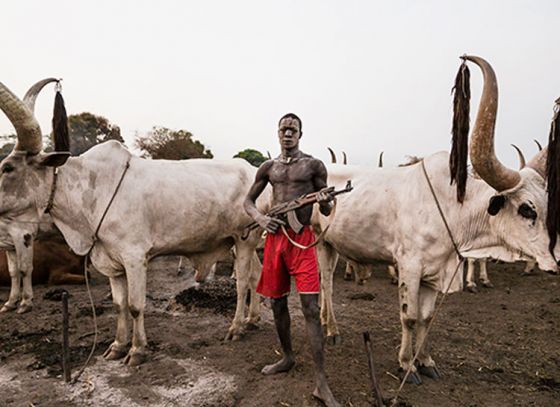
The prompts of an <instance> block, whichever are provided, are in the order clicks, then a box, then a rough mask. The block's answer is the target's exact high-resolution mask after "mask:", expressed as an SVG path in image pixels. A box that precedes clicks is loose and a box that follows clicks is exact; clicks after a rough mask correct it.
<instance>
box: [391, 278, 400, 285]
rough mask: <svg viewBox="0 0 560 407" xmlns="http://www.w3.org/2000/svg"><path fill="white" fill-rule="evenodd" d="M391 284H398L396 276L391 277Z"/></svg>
mask: <svg viewBox="0 0 560 407" xmlns="http://www.w3.org/2000/svg"><path fill="white" fill-rule="evenodd" d="M391 284H393V285H397V284H399V279H398V278H392V279H391Z"/></svg>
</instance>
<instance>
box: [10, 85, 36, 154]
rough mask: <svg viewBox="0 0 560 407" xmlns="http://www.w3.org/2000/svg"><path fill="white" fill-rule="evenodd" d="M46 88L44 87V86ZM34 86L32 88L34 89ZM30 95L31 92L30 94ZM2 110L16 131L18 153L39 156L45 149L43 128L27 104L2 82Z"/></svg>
mask: <svg viewBox="0 0 560 407" xmlns="http://www.w3.org/2000/svg"><path fill="white" fill-rule="evenodd" d="M43 86H44V85H43ZM33 88H34V86H32V89H33ZM28 93H29V92H28ZM0 109H2V111H3V112H4V113H5V114H6V116H8V119H9V120H10V122H11V123H12V125H13V126H14V128H15V129H16V134H17V142H16V146H15V147H14V149H15V150H18V151H26V152H27V153H29V154H37V153H39V152H40V151H41V149H42V147H43V141H42V139H41V138H42V135H41V127H40V126H39V122H37V119H35V116H34V115H33V111H32V110H31V109H30V108H29V107H28V105H27V104H25V103H24V102H22V101H21V100H19V98H18V97H17V96H16V95H14V94H13V93H12V91H10V89H8V88H7V87H6V85H4V84H3V83H1V82H0Z"/></svg>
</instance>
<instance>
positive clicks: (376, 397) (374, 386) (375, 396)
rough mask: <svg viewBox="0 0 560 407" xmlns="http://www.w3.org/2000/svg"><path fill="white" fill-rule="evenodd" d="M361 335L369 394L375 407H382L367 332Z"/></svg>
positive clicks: (381, 398)
mask: <svg viewBox="0 0 560 407" xmlns="http://www.w3.org/2000/svg"><path fill="white" fill-rule="evenodd" d="M363 335H364V345H365V346H366V354H367V358H368V366H369V376H370V379H371V392H372V394H373V399H374V400H375V402H376V405H377V407H383V406H384V405H385V404H384V403H383V395H382V394H381V389H380V388H379V382H378V381H377V377H376V376H375V369H374V367H373V349H372V343H371V339H370V336H369V332H368V331H365V332H364V333H363Z"/></svg>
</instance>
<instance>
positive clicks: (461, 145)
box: [449, 62, 471, 203]
mask: <svg viewBox="0 0 560 407" xmlns="http://www.w3.org/2000/svg"><path fill="white" fill-rule="evenodd" d="M470 76H471V74H470V71H469V68H468V66H467V64H466V63H465V62H463V63H462V64H461V67H460V68H459V72H457V77H456V78H455V86H454V87H453V92H454V93H455V94H454V96H453V128H452V130H451V134H452V135H453V141H452V142H451V154H450V156H449V170H450V172H451V184H453V182H456V183H457V201H459V202H461V203H463V200H464V199H465V190H466V187H467V156H468V150H469V120H470V119H469V114H470V101H471V89H470Z"/></svg>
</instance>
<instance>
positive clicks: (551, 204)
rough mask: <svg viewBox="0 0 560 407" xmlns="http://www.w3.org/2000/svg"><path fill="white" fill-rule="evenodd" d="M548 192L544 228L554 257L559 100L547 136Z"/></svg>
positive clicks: (559, 198)
mask: <svg viewBox="0 0 560 407" xmlns="http://www.w3.org/2000/svg"><path fill="white" fill-rule="evenodd" d="M546 177H547V183H548V187H547V192H548V212H547V215H546V228H547V230H548V237H549V238H550V242H549V246H548V250H549V251H550V254H552V256H553V257H554V247H555V246H556V240H557V236H558V233H559V232H560V98H558V99H556V105H555V106H554V117H553V118H552V123H551V125H550V134H549V136H548V157H547V160H546Z"/></svg>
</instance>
